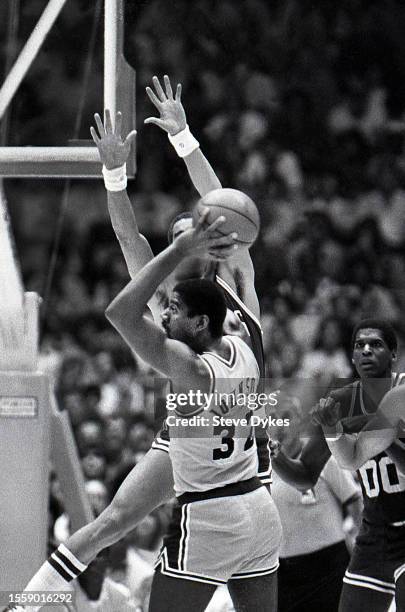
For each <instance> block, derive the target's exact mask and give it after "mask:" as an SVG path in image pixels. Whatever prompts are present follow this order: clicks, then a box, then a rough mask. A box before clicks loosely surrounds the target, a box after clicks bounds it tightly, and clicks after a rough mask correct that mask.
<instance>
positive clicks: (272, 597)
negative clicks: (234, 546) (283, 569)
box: [228, 572, 277, 612]
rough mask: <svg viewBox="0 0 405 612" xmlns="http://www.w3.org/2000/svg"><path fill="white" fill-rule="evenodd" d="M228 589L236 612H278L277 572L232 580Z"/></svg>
mask: <svg viewBox="0 0 405 612" xmlns="http://www.w3.org/2000/svg"><path fill="white" fill-rule="evenodd" d="M228 589H229V593H230V596H231V597H232V601H233V605H234V606H235V611H236V612H258V610H260V612H276V611H277V572H273V573H272V574H267V576H258V577H257V578H242V579H238V580H230V581H229V582H228Z"/></svg>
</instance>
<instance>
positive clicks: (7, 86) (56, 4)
mask: <svg viewBox="0 0 405 612" xmlns="http://www.w3.org/2000/svg"><path fill="white" fill-rule="evenodd" d="M65 3H66V0H49V3H48V5H47V6H46V8H45V10H44V12H43V13H42V15H41V17H40V18H39V20H38V23H37V25H36V26H35V28H34V30H33V31H32V34H31V36H30V37H29V39H28V40H27V42H26V43H25V46H24V48H23V49H22V51H21V53H20V55H19V56H18V58H17V60H16V62H15V64H14V66H13V67H12V69H11V70H10V72H9V74H8V76H7V78H6V80H5V81H4V83H3V86H2V88H1V89H0V119H1V118H2V117H3V115H4V113H5V111H6V109H7V107H8V105H9V104H10V102H11V100H12V98H13V96H14V94H15V92H16V91H17V89H18V88H19V86H20V84H21V81H22V80H23V78H24V77H25V75H26V74H27V72H28V69H29V67H30V66H31V64H32V62H33V61H34V59H35V57H36V56H37V53H38V51H39V50H40V48H41V45H42V43H43V42H44V40H45V38H46V36H47V34H48V32H49V30H50V29H51V27H52V26H53V24H54V22H55V19H56V18H57V16H58V15H59V13H60V12H61V10H62V8H63V7H64V5H65Z"/></svg>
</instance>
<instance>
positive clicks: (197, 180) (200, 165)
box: [183, 149, 222, 197]
mask: <svg viewBox="0 0 405 612" xmlns="http://www.w3.org/2000/svg"><path fill="white" fill-rule="evenodd" d="M183 160H184V163H185V164H186V166H187V170H188V173H189V175H190V178H191V180H192V182H193V185H194V187H195V188H196V189H197V191H198V193H199V194H200V196H201V197H203V196H205V194H207V193H208V192H210V191H212V190H213V189H221V187H222V185H221V183H220V180H219V178H218V177H217V175H216V174H215V172H214V170H213V168H212V166H211V164H210V163H209V161H208V160H207V158H206V157H205V155H204V154H203V153H202V151H201V149H196V150H195V151H193V152H192V153H190V155H187V157H184V158H183Z"/></svg>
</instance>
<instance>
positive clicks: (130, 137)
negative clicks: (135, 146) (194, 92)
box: [125, 130, 137, 146]
mask: <svg viewBox="0 0 405 612" xmlns="http://www.w3.org/2000/svg"><path fill="white" fill-rule="evenodd" d="M136 134H137V131H136V130H132V132H129V134H128V136H127V137H126V138H125V144H127V145H129V146H131V145H132V143H133V142H134V140H135V138H136Z"/></svg>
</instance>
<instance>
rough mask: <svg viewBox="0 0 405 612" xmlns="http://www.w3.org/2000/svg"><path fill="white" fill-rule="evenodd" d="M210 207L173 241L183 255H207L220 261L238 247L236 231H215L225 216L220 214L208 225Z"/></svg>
mask: <svg viewBox="0 0 405 612" xmlns="http://www.w3.org/2000/svg"><path fill="white" fill-rule="evenodd" d="M209 213H210V209H209V208H206V209H205V210H204V211H203V213H202V214H201V215H200V217H199V220H198V222H197V223H196V225H195V227H193V228H192V229H188V230H186V231H185V232H182V233H181V234H180V235H179V236H178V237H177V238H176V239H175V241H174V243H173V244H174V246H175V247H176V248H177V249H178V250H179V251H180V252H181V253H182V254H183V256H200V257H204V256H206V257H208V258H210V259H215V260H218V261H222V260H224V259H227V258H228V257H230V256H231V255H232V254H234V253H235V249H237V248H238V245H237V244H236V242H235V241H236V239H237V237H238V235H237V234H236V233H232V234H226V235H221V236H218V232H217V231H216V230H217V229H218V228H219V227H220V225H222V224H223V223H224V221H225V217H223V216H220V217H218V218H217V219H215V221H214V222H213V223H211V224H210V225H208V224H207V217H208V215H209Z"/></svg>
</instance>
